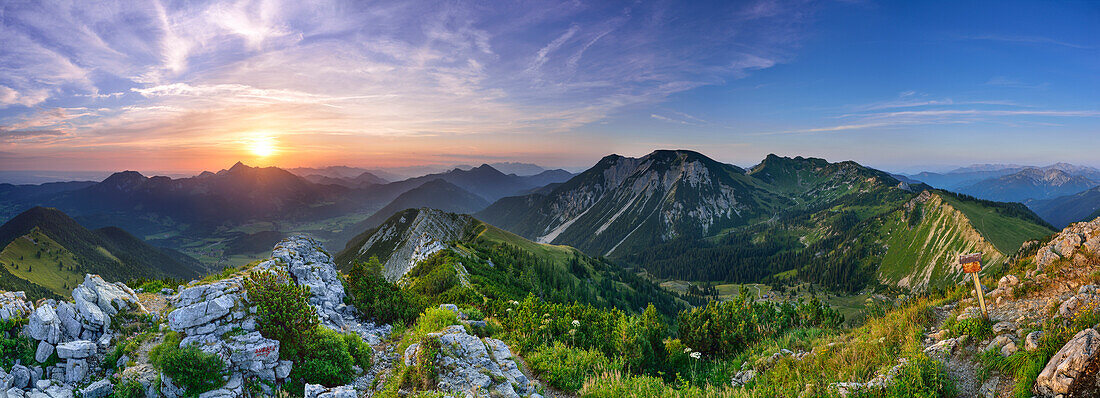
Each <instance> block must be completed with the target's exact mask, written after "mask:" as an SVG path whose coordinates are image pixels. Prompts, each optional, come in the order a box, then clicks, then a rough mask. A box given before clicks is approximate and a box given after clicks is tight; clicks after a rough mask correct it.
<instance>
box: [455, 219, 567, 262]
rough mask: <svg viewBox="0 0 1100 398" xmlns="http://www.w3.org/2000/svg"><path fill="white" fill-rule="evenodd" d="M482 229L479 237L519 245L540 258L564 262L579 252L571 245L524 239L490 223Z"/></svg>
mask: <svg viewBox="0 0 1100 398" xmlns="http://www.w3.org/2000/svg"><path fill="white" fill-rule="evenodd" d="M483 225H484V229H482V230H481V231H480V232H479V233H478V235H477V238H478V239H485V240H488V241H490V242H502V243H507V244H510V245H512V246H517V247H519V248H521V249H524V250H527V251H529V252H531V253H534V254H535V255H537V256H538V257H539V258H551V259H553V260H554V261H556V262H558V263H559V264H564V263H566V262H567V261H569V259H570V258H573V256H575V255H576V254H577V249H574V248H572V247H569V246H559V245H547V244H542V243H536V242H532V241H529V240H527V239H524V238H523V237H520V236H519V235H516V234H513V233H511V232H508V231H505V230H502V229H500V228H497V227H494V226H492V225H489V224H483Z"/></svg>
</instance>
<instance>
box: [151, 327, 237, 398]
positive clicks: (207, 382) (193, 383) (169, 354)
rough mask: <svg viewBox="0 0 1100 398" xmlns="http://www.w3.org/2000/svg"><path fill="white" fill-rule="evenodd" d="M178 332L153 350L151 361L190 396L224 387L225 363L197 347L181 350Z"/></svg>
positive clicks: (169, 334) (182, 348) (168, 336)
mask: <svg viewBox="0 0 1100 398" xmlns="http://www.w3.org/2000/svg"><path fill="white" fill-rule="evenodd" d="M179 344H180V338H179V336H178V335H177V334H176V333H175V332H169V333H168V334H166V335H165V336H164V342H163V343H161V344H160V345H158V346H156V347H153V350H152V351H150V352H149V359H150V362H152V364H153V366H155V367H156V368H157V369H158V370H160V371H161V372H164V374H166V375H168V377H171V378H172V382H173V383H174V384H176V385H177V386H179V387H181V388H183V389H184V390H185V391H186V393H187V395H188V396H197V395H199V394H202V393H204V392H207V391H210V390H214V389H216V388H219V387H221V386H222V385H224V384H225V381H224V380H222V377H223V376H224V375H225V373H226V365H225V362H222V360H221V358H219V357H218V356H217V355H215V354H207V353H205V352H202V350H200V349H199V348H198V347H195V346H187V347H180V346H179Z"/></svg>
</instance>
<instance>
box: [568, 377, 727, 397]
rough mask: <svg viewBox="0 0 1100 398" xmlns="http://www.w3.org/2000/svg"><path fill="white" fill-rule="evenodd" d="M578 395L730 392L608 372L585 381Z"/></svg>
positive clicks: (671, 394)
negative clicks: (674, 384) (676, 385)
mask: <svg viewBox="0 0 1100 398" xmlns="http://www.w3.org/2000/svg"><path fill="white" fill-rule="evenodd" d="M711 389H712V390H714V389H713V388H711ZM579 395H580V396H581V397H585V398H612V397H639V398H641V397H646V398H702V397H711V396H727V395H730V394H721V392H720V391H708V390H706V389H703V388H701V387H694V386H680V388H675V387H673V386H671V385H669V384H666V383H664V381H663V380H661V379H660V378H657V377H651V376H626V375H623V374H621V373H618V372H609V373H604V374H601V375H600V376H599V377H596V378H592V379H589V380H588V381H587V382H585V383H584V387H583V388H581V390H580V393H579Z"/></svg>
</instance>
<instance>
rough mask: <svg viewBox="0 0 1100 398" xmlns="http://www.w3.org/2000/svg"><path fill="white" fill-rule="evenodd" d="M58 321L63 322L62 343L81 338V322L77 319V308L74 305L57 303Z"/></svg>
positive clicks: (63, 302) (64, 302)
mask: <svg viewBox="0 0 1100 398" xmlns="http://www.w3.org/2000/svg"><path fill="white" fill-rule="evenodd" d="M55 312H57V320H58V321H60V322H61V341H72V340H76V339H78V338H80V331H81V329H82V327H81V326H80V321H78V320H77V319H76V316H77V312H76V307H75V306H73V304H72V303H69V302H66V301H62V302H59V303H57V308H56V309H55Z"/></svg>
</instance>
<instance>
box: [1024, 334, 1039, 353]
mask: <svg viewBox="0 0 1100 398" xmlns="http://www.w3.org/2000/svg"><path fill="white" fill-rule="evenodd" d="M1042 338H1043V332H1042V331H1034V332H1031V333H1028V334H1027V337H1025V338H1024V349H1025V350H1027V351H1035V350H1038V349H1039V339H1042Z"/></svg>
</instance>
